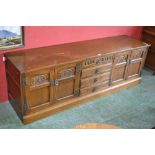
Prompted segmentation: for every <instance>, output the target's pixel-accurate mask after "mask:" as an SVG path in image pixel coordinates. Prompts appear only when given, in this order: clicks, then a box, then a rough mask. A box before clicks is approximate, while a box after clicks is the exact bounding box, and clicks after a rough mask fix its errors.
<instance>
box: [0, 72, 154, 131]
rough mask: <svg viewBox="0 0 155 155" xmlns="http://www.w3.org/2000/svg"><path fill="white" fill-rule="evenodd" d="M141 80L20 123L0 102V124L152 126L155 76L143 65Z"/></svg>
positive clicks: (16, 125) (8, 106)
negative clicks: (42, 116)
mask: <svg viewBox="0 0 155 155" xmlns="http://www.w3.org/2000/svg"><path fill="white" fill-rule="evenodd" d="M142 77H143V79H142V83H141V84H139V85H137V86H135V87H132V88H129V89H125V90H121V91H119V92H116V93H113V94H111V95H108V96H106V97H102V98H99V99H97V100H92V101H90V102H87V103H85V104H82V105H80V106H76V107H74V108H71V109H68V110H66V111H63V112H60V113H57V114H55V115H53V116H50V117H47V118H45V119H42V120H39V121H36V122H34V123H31V124H29V125H23V124H22V123H21V121H20V120H19V118H18V117H17V115H16V113H15V112H14V110H13V109H12V107H11V105H10V104H8V102H7V103H4V104H0V128H22V129H24V128H31V129H32V128H50V129H54V128H56V129H57V128H59V129H64V128H73V127H74V126H76V125H78V124H83V123H94V122H95V123H110V124H113V125H116V126H119V127H120V128H124V129H144V128H145V129H150V128H152V127H153V126H155V76H152V72H151V71H149V70H147V69H144V70H143V73H142Z"/></svg>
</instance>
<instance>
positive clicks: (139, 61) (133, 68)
mask: <svg viewBox="0 0 155 155" xmlns="http://www.w3.org/2000/svg"><path fill="white" fill-rule="evenodd" d="M144 55H145V49H135V50H132V53H131V57H130V61H129V65H128V71H127V78H133V77H134V78H135V77H138V76H139V75H140V72H141V69H142V66H143V58H144Z"/></svg>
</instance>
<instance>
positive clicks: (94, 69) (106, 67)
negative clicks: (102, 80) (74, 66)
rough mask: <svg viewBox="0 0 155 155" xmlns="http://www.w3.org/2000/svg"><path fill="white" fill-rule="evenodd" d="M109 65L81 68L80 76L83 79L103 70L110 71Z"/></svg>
mask: <svg viewBox="0 0 155 155" xmlns="http://www.w3.org/2000/svg"><path fill="white" fill-rule="evenodd" d="M111 67H112V66H111V65H102V66H98V67H92V68H89V69H83V70H82V75H81V77H82V78H83V79H84V78H88V77H91V76H94V75H97V74H101V73H104V72H110V71H111Z"/></svg>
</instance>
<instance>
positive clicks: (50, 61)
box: [5, 35, 150, 73]
mask: <svg viewBox="0 0 155 155" xmlns="http://www.w3.org/2000/svg"><path fill="white" fill-rule="evenodd" d="M148 46H150V45H148V44H146V43H144V42H141V41H139V40H136V39H133V38H131V37H129V36H125V35H121V36H114V37H107V38H99V39H93V40H86V41H78V42H72V43H64V44H60V45H53V46H47V47H40V48H33V49H27V50H26V49H25V50H21V51H17V52H12V53H6V54H5V56H6V57H7V59H9V60H10V61H11V62H12V63H13V64H14V65H15V66H16V67H17V69H18V70H19V71H20V72H21V73H24V72H31V71H34V70H38V69H41V68H43V67H52V66H55V65H57V64H64V63H69V62H74V61H77V60H80V59H85V58H87V57H92V56H96V55H97V54H103V55H104V54H108V53H115V52H122V51H126V50H132V49H135V48H142V47H148Z"/></svg>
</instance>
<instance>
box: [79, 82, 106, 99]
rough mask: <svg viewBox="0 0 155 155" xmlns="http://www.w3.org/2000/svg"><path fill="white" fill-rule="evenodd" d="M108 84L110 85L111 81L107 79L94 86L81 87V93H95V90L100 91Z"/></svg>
mask: <svg viewBox="0 0 155 155" xmlns="http://www.w3.org/2000/svg"><path fill="white" fill-rule="evenodd" d="M108 86H109V81H105V82H103V83H100V84H98V85H95V86H93V87H87V88H83V89H80V95H81V96H82V95H87V94H89V93H94V92H97V91H100V90H102V89H105V88H107V87H108Z"/></svg>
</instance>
